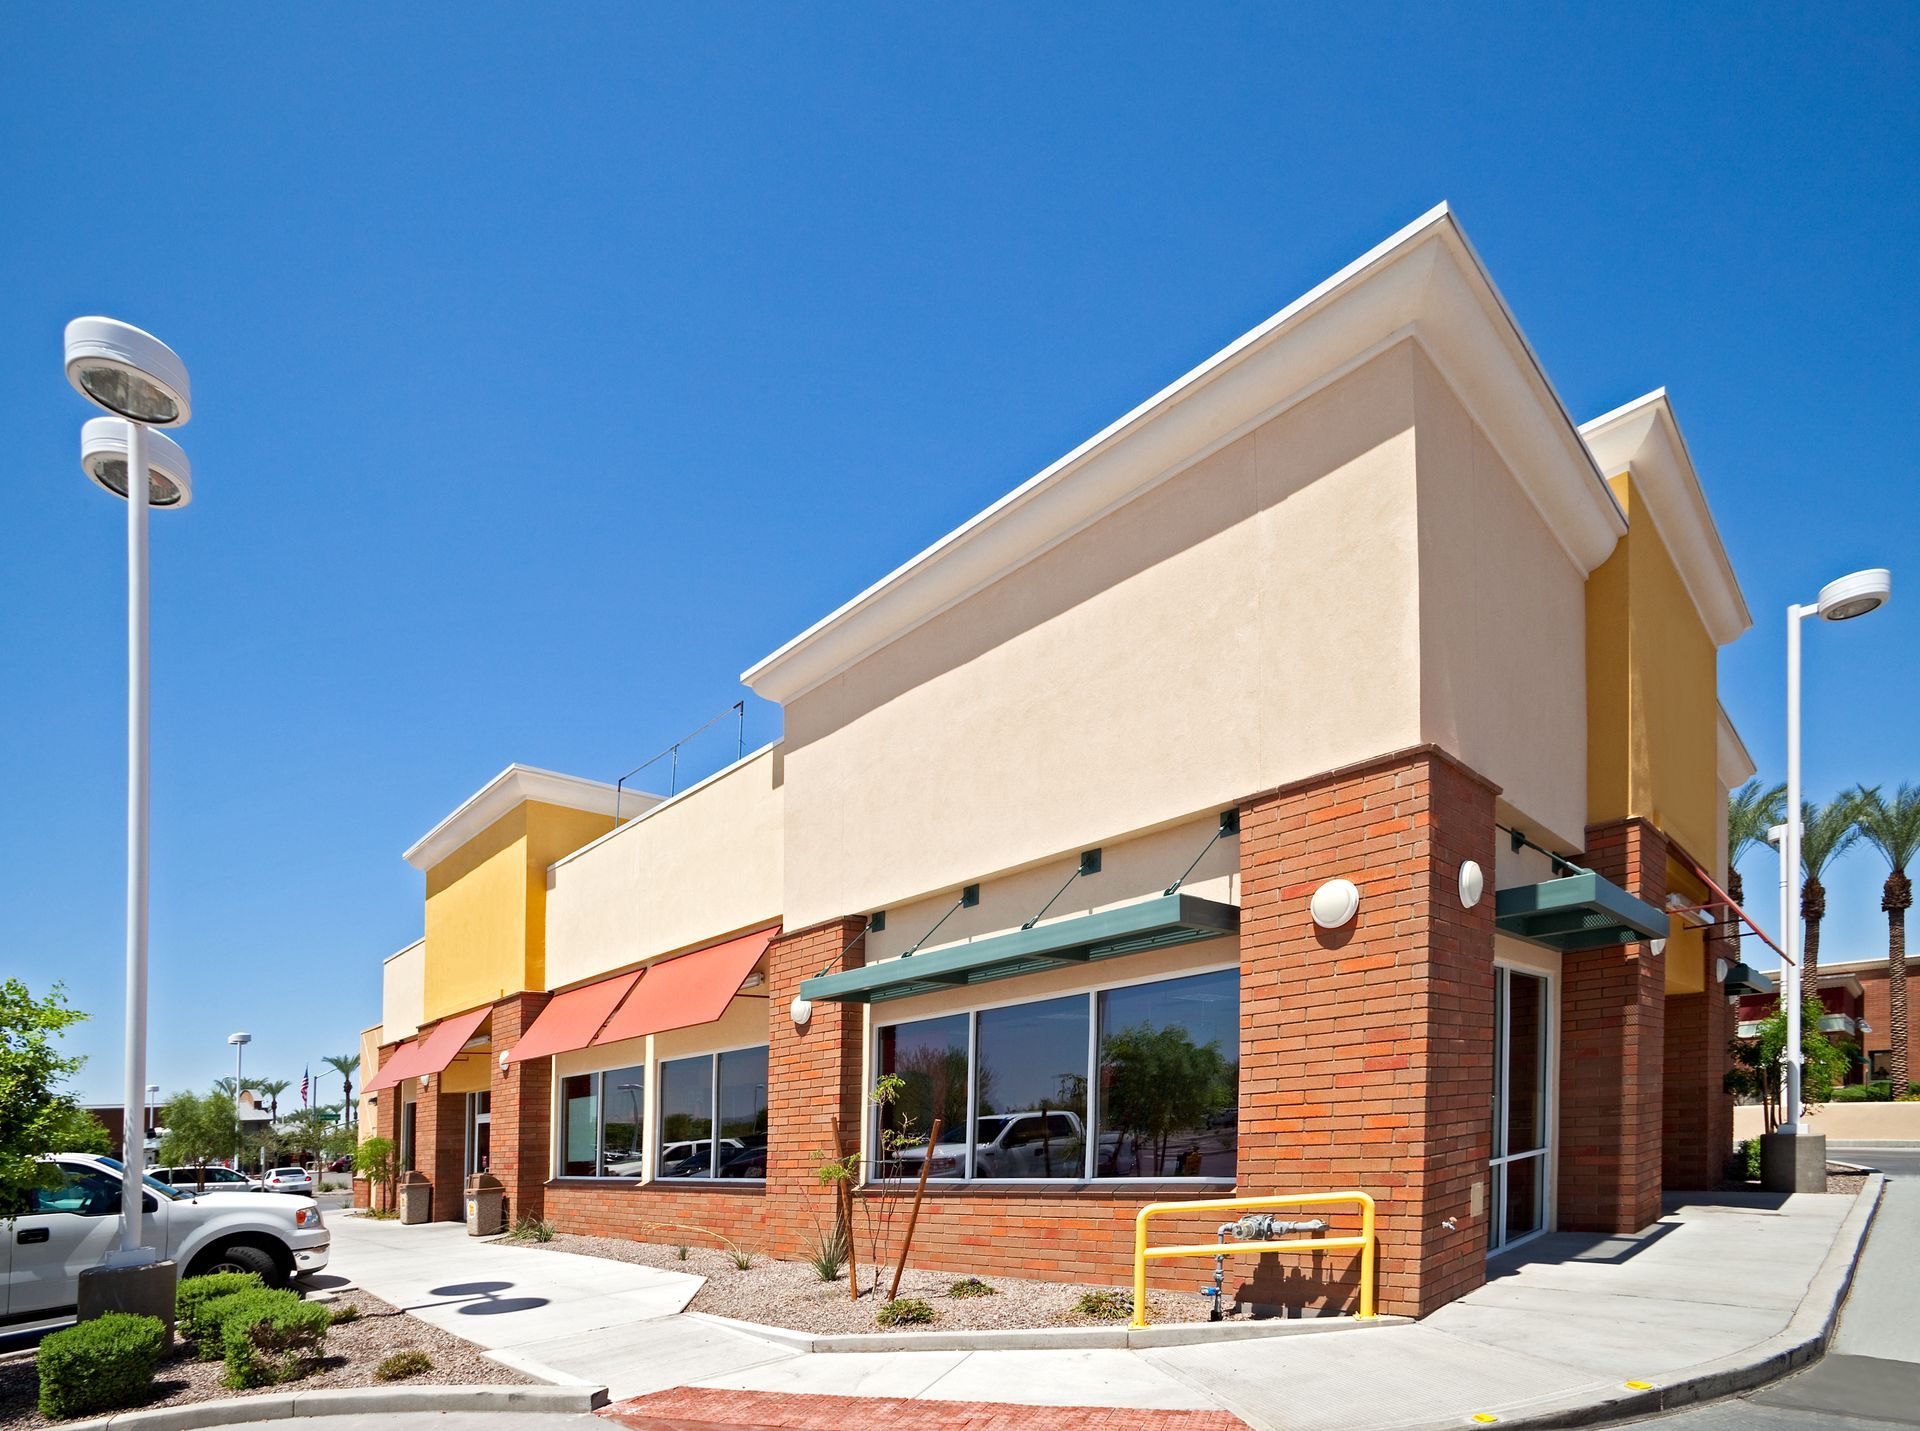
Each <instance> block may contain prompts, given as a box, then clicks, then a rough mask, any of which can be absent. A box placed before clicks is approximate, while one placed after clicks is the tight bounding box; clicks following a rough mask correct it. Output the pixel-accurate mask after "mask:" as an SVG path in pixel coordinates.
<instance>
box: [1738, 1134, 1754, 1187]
mask: <svg viewBox="0 0 1920 1431" xmlns="http://www.w3.org/2000/svg"><path fill="white" fill-rule="evenodd" d="M1732 1172H1733V1176H1734V1177H1735V1178H1737V1179H1739V1180H1740V1181H1743V1182H1749V1183H1757V1182H1759V1181H1760V1140H1759V1139H1758V1138H1744V1139H1742V1140H1741V1142H1740V1146H1739V1147H1737V1148H1735V1149H1734V1151H1733V1168H1732Z"/></svg>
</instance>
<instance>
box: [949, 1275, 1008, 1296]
mask: <svg viewBox="0 0 1920 1431" xmlns="http://www.w3.org/2000/svg"><path fill="white" fill-rule="evenodd" d="M999 1290H1000V1289H999V1288H998V1287H992V1286H989V1285H988V1284H987V1283H985V1282H982V1281H981V1280H980V1279H979V1278H978V1277H962V1278H961V1279H960V1280H959V1281H958V1282H955V1283H954V1284H953V1285H952V1286H951V1287H949V1288H947V1295H948V1296H949V1297H991V1296H993V1295H994V1294H995V1293H996V1292H998V1291H999Z"/></svg>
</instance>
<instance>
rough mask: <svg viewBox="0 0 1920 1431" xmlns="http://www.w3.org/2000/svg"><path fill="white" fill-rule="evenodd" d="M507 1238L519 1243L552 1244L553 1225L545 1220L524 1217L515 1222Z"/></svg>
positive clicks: (517, 1218) (516, 1219)
mask: <svg viewBox="0 0 1920 1431" xmlns="http://www.w3.org/2000/svg"><path fill="white" fill-rule="evenodd" d="M507 1236H509V1237H511V1238H513V1239H514V1240H515V1241H517V1242H551V1241H553V1224H552V1223H550V1222H548V1221H547V1220H546V1219H545V1218H540V1217H527V1216H525V1215H522V1216H520V1217H516V1218H515V1219H514V1220H513V1230H512V1231H511V1232H509V1233H508V1234H507Z"/></svg>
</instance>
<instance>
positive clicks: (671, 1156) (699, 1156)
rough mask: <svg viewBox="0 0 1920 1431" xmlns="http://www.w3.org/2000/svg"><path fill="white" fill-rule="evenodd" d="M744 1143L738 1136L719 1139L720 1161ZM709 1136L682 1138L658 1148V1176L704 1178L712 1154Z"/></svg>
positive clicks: (730, 1155)
mask: <svg viewBox="0 0 1920 1431" xmlns="http://www.w3.org/2000/svg"><path fill="white" fill-rule="evenodd" d="M745 1146H746V1145H745V1144H744V1143H742V1142H741V1141H740V1140H739V1139H738V1138H722V1139H721V1140H720V1161H721V1162H723V1163H724V1162H725V1161H726V1160H727V1159H728V1158H730V1157H732V1156H733V1155H734V1154H735V1153H737V1152H739V1151H740V1150H741V1149H742V1148H743V1147H745ZM712 1147H713V1140H712V1139H710V1138H692V1139H683V1140H681V1141H680V1142H678V1143H668V1144H667V1145H666V1146H665V1147H663V1148H662V1149H661V1150H660V1176H661V1177H663V1178H704V1177H706V1176H707V1173H708V1168H709V1166H710V1165H709V1163H708V1159H709V1158H711V1157H712V1156H713V1154H712V1152H711V1149H712Z"/></svg>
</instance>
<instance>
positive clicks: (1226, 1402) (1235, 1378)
mask: <svg viewBox="0 0 1920 1431" xmlns="http://www.w3.org/2000/svg"><path fill="white" fill-rule="evenodd" d="M1249 1351H1250V1347H1249V1344H1248V1343H1245V1342H1241V1343H1237V1344H1234V1345H1229V1346H1213V1347H1172V1348H1167V1349H1165V1350H1158V1351H1150V1352H1141V1353H1136V1355H1140V1356H1144V1357H1145V1358H1146V1359H1147V1360H1148V1361H1150V1362H1151V1363H1153V1364H1154V1365H1155V1366H1157V1367H1159V1368H1161V1369H1163V1370H1165V1371H1167V1372H1169V1373H1170V1374H1174V1375H1178V1376H1179V1377H1181V1379H1182V1380H1184V1381H1186V1382H1187V1383H1188V1384H1189V1385H1192V1386H1196V1387H1207V1388H1211V1389H1212V1390H1213V1392H1214V1394H1215V1395H1216V1397H1217V1399H1218V1402H1219V1404H1220V1405H1222V1406H1224V1407H1225V1408H1226V1409H1227V1410H1229V1411H1232V1412H1233V1413H1234V1414H1235V1415H1237V1416H1239V1417H1241V1418H1242V1419H1243V1420H1245V1421H1247V1422H1249V1423H1251V1424H1252V1425H1255V1426H1265V1427H1272V1428H1276V1431H1349V1429H1350V1428H1353V1427H1358V1426H1365V1427H1371V1428H1385V1427H1394V1426H1424V1425H1426V1424H1428V1423H1431V1422H1435V1421H1442V1420H1445V1421H1453V1422H1459V1421H1460V1420H1462V1418H1464V1417H1466V1416H1470V1415H1472V1414H1474V1413H1476V1412H1482V1411H1485V1412H1495V1413H1499V1414H1500V1415H1501V1417H1502V1419H1503V1420H1505V1419H1512V1417H1513V1416H1514V1415H1516V1414H1517V1413H1519V1412H1520V1411H1523V1410H1525V1409H1526V1407H1527V1406H1528V1405H1529V1403H1532V1402H1536V1401H1544V1400H1547V1399H1549V1398H1553V1397H1559V1396H1565V1395H1567V1394H1568V1393H1571V1392H1576V1391H1580V1390H1584V1389H1593V1390H1596V1391H1597V1390H1598V1389H1600V1388H1601V1387H1602V1386H1603V1385H1604V1383H1603V1382H1602V1381H1600V1380H1599V1379H1598V1378H1596V1377H1594V1376H1592V1375H1591V1374H1590V1373H1587V1372H1584V1371H1580V1370H1577V1369H1575V1368H1573V1367H1567V1366H1562V1365H1559V1364H1558V1363H1554V1362H1547V1361H1542V1360H1540V1359H1539V1358H1537V1357H1533V1356H1530V1355H1528V1354H1527V1353H1525V1352H1523V1351H1521V1350H1519V1349H1517V1348H1515V1347H1512V1346H1503V1347H1491V1346H1480V1345H1477V1344H1475V1343H1473V1342H1468V1341H1463V1340H1461V1339H1460V1338H1458V1337H1450V1336H1447V1335H1446V1334H1445V1333H1443V1332H1436V1331H1432V1330H1430V1329H1428V1328H1427V1327H1425V1326H1412V1327H1394V1328H1389V1329H1388V1330H1386V1331H1382V1332H1370V1333H1368V1334H1367V1335H1365V1336H1355V1337H1305V1338H1298V1339H1292V1338H1288V1339H1281V1340H1275V1341H1271V1342H1261V1343H1259V1344H1258V1350H1257V1354H1255V1355H1249Z"/></svg>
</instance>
